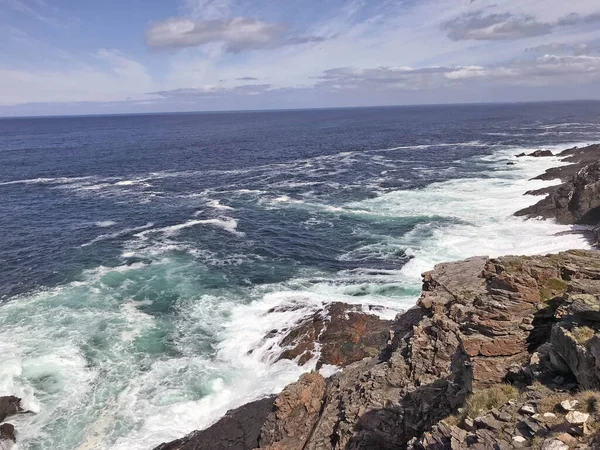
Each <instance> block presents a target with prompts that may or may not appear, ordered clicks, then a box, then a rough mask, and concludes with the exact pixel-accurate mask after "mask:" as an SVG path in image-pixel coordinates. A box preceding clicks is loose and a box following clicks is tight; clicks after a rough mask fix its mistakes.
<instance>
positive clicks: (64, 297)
mask: <svg viewBox="0 0 600 450" xmlns="http://www.w3.org/2000/svg"><path fill="white" fill-rule="evenodd" d="M599 124H600V103H598V102H593V103H592V102H589V103H586V102H578V103H548V104H520V105H471V106H427V107H425V106H424V107H398V108H364V109H336V110H310V111H308V110H307V111H276V112H248V113H215V114H165V115H138V116H103V117H60V118H23V119H0V158H1V161H2V162H1V164H0V230H1V232H2V234H1V236H2V237H1V238H0V267H1V270H0V299H1V302H2V303H3V306H2V307H0V317H1V318H0V326H2V327H4V329H5V330H7V331H6V332H7V333H9V335H7V336H10V337H7V339H8V341H9V342H8V343H7V344H6V345H8V347H7V348H5V349H4V351H5V352H6V353H7V354H10V355H12V357H13V360H12V361H13V362H12V365H10V369H6V370H5V372H2V370H1V369H0V388H4V389H5V390H7V389H12V390H18V391H20V392H19V393H20V394H21V395H23V396H25V397H26V398H27V399H29V400H28V401H29V402H30V403H31V404H32V405H33V407H34V408H37V409H38V410H39V411H40V414H39V415H38V416H36V418H35V419H31V423H28V424H27V425H26V429H27V431H28V433H29V435H30V437H29V438H28V440H26V442H25V444H24V448H31V449H33V448H36V449H37V448H51V447H52V448H65V449H69V448H79V446H81V445H83V444H84V443H85V444H86V445H92V444H94V445H96V446H95V447H94V446H92V447H89V448H133V447H131V445H133V444H132V442H137V443H140V442H145V441H143V440H142V441H140V438H139V435H137V434H136V433H141V434H142V435H143V436H145V437H147V438H148V440H147V442H145V444H147V445H150V444H155V443H159V442H160V441H161V440H162V439H165V438H168V437H172V436H169V431H167V430H166V429H161V428H160V427H158V426H156V424H155V423H154V422H152V420H156V421H160V417H161V416H160V414H163V415H173V414H174V412H173V411H174V409H173V408H175V409H176V408H178V407H179V408H180V409H181V408H183V409H185V408H184V407H182V406H181V405H187V406H186V407H188V406H189V405H194V406H193V407H192V406H190V411H193V412H190V411H187V410H186V411H187V412H186V413H185V414H187V415H185V417H188V418H189V417H192V418H193V420H189V421H188V422H185V421H183V422H185V425H182V429H181V430H171V432H173V433H175V432H177V431H181V432H182V433H183V432H185V431H189V430H188V428H190V429H191V428H194V427H195V426H199V424H203V423H209V422H210V420H213V419H214V418H215V417H217V416H218V414H220V413H222V412H223V411H222V410H223V408H225V407H226V406H230V405H231V404H233V403H235V402H234V401H233V400H231V399H230V398H229V397H227V395H226V394H225V393H226V392H229V391H228V390H227V387H229V388H230V390H231V392H234V393H235V392H237V394H235V395H234V394H232V396H233V398H236V396H237V398H238V400H240V399H242V398H243V396H244V395H248V396H250V397H251V396H252V395H254V396H257V395H260V394H261V393H264V392H267V391H269V389H271V390H276V389H277V388H278V386H280V385H282V384H284V382H285V381H287V380H288V379H290V378H293V376H296V374H297V370H296V369H290V368H289V367H287V368H285V370H283V369H282V372H281V373H285V374H287V375H286V376H283V375H281V373H280V372H277V370H279V369H277V368H276V369H271V368H270V367H271V366H270V363H269V361H268V358H267V360H265V359H264V358H263V360H261V361H253V364H258V366H257V367H263V366H261V365H260V364H266V366H265V367H269V369H264V367H263V369H256V370H257V371H260V370H275V374H273V373H270V375H269V377H272V378H273V379H277V380H278V382H277V383H276V384H275V385H273V386H270V385H268V383H267V384H265V383H264V379H263V378H260V377H257V381H256V383H258V384H260V383H263V384H265V386H267V387H266V388H265V389H262V390H261V389H258V390H257V389H255V387H253V386H245V387H243V388H242V387H239V386H238V387H237V388H236V387H232V386H234V385H235V383H236V381H235V380H236V378H235V375H234V373H235V372H236V371H239V370H241V369H240V367H238V366H236V365H235V364H233V363H231V361H230V360H229V359H228V358H233V356H232V355H233V353H232V348H231V347H229V344H228V343H227V342H228V341H227V339H228V338H227V336H229V337H231V327H236V329H237V330H238V331H239V330H240V328H244V327H243V326H240V322H238V321H239V320H241V319H240V317H238V315H236V314H241V317H242V318H243V316H244V314H248V318H249V319H248V320H254V321H258V322H260V321H261V320H263V321H264V322H265V325H264V327H266V329H268V328H269V326H270V325H271V323H270V322H272V321H276V319H274V318H267V317H266V316H264V315H261V314H262V313H259V312H260V311H261V310H260V308H262V306H260V307H259V306H256V305H264V308H266V307H267V306H269V305H271V304H277V302H278V301H282V300H281V299H282V298H284V297H285V299H284V300H285V301H289V296H292V297H293V295H300V297H301V301H304V302H307V303H310V302H313V301H314V303H315V304H319V302H322V301H326V300H324V299H329V300H332V299H340V298H341V299H342V300H347V298H360V297H365V301H367V300H368V301H369V302H374V301H375V302H377V301H380V302H381V303H382V304H386V305H388V306H389V305H390V304H393V302H394V301H395V300H394V299H395V298H397V299H400V300H402V301H400V300H398V303H399V305H400V306H402V307H405V306H406V303H407V302H409V300H408V299H413V298H414V296H415V295H417V294H418V280H417V284H415V283H414V281H413V282H408V281H406V280H404V279H401V276H402V274H399V271H400V269H402V267H403V266H404V265H405V264H406V263H407V262H408V261H411V260H414V259H417V260H418V259H419V258H421V260H420V262H417V263H415V268H414V269H411V270H412V271H410V273H411V274H412V273H413V272H415V271H416V270H417V269H418V268H420V267H421V266H422V265H423V266H424V267H427V264H429V263H430V262H431V263H433V262H436V261H437V260H438V259H440V258H443V257H444V256H445V257H447V258H455V257H461V256H462V255H463V253H465V252H467V251H469V250H470V249H469V248H468V245H466V244H465V243H464V241H463V240H461V238H459V237H457V236H462V237H464V236H463V235H464V233H469V232H471V231H468V230H476V229H482V230H483V229H484V228H485V227H493V226H496V225H498V224H499V223H500V222H502V221H503V220H504V219H505V218H506V220H509V221H510V220H513V219H508V217H509V216H510V210H511V208H512V205H511V204H510V202H513V200H511V199H512V197H510V196H509V195H508V194H507V197H506V198H508V204H506V202H504V203H502V205H503V206H500V202H498V203H497V205H498V206H497V207H495V206H494V205H493V204H491V202H493V200H490V202H487V201H486V194H485V192H483V193H482V192H481V191H482V190H488V189H489V196H490V197H493V196H496V195H497V196H498V198H499V199H503V198H504V195H503V194H502V192H504V191H503V189H506V192H509V191H510V192H511V195H514V196H515V197H514V198H516V199H518V200H516V202H513V203H514V209H515V210H516V209H518V206H519V204H518V202H522V201H523V200H519V198H520V197H519V196H520V191H519V189H520V186H521V185H520V184H519V183H525V180H526V179H527V178H528V177H529V176H530V175H534V174H535V173H536V171H537V170H540V171H541V170H542V169H543V168H544V167H545V164H549V163H547V162H540V161H523V163H522V164H521V163H519V164H521V165H520V166H519V165H517V166H515V167H514V169H513V168H512V166H511V168H509V167H508V166H506V162H507V161H509V160H512V159H511V158H513V156H512V155H514V154H516V153H517V152H519V151H522V150H523V149H525V150H529V149H531V150H535V149H537V148H542V147H552V148H553V149H554V148H556V149H558V148H560V147H561V146H566V145H570V144H572V143H582V144H583V143H588V142H589V143H592V142H594V141H596V140H598V139H600V125H599ZM469 180H471V181H469ZM515 186H516V188H515ZM523 186H524V185H523ZM475 197H476V198H477V199H478V200H476V201H473V203H469V202H470V201H471V200H470V199H472V198H475ZM525 201H526V200H525ZM515 220H516V219H515ZM519 220H520V219H519ZM502 223H504V222H502ZM507 223H508V222H507ZM516 223H517V222H515V224H516ZM519 223H520V222H519ZM510 224H511V225H510V226H513V225H514V226H517V225H515V224H513V222H510ZM499 226H500V225H498V227H499ZM468 227H471V228H468ZM508 228H509V227H508V225H506V226H505V229H508ZM498 229H500V228H498ZM530 229H532V230H534V231H532V232H531V233H532V234H531V236H534V235H535V236H536V238H535V239H537V238H539V241H535V239H532V238H531V236H528V235H527V236H523V237H524V239H523V243H522V244H523V245H522V246H521V247H519V246H518V245H515V246H514V247H511V246H510V242H513V241H514V237H512V235H510V234H506V236H505V238H504V240H502V239H499V240H498V245H497V246H496V247H493V246H492V247H490V248H489V249H488V248H481V252H486V251H495V249H498V250H499V251H500V250H504V249H506V251H509V250H511V249H512V248H515V249H517V250H518V249H519V248H522V249H523V251H527V250H528V248H529V247H527V246H526V244H527V243H529V242H533V241H535V242H536V245H537V247H536V249H539V250H540V251H543V250H548V248H546V247H548V246H549V245H551V244H550V243H551V242H552V240H553V238H552V233H551V231H548V229H547V228H544V229H543V230H542V229H541V228H540V229H539V230H538V229H535V228H530ZM465 230H467V231H465ZM489 230H492V228H489ZM489 230H488V231H489ZM494 230H496V229H495V228H494ZM496 231H497V230H496ZM496 231H490V233H492V234H493V233H495V232H496ZM554 231H555V230H554ZM554 231H552V232H554ZM461 233H462V235H461ZM486 239H487V241H493V240H494V237H493V236H488V237H487V238H486ZM519 245H521V244H519ZM473 246H474V247H476V244H475V242H474V243H473ZM482 246H483V247H485V245H484V244H482ZM549 249H550V250H551V249H552V248H549ZM481 252H480V251H479V249H478V248H472V252H469V253H481ZM407 273H408V272H407ZM405 275H406V274H405ZM407 276H408V275H407ZM398 277H400V278H398ZM408 278H410V277H408ZM408 278H407V279H408ZM290 293H292V294H293V295H292V294H290ZM300 293H301V294H300ZM286 296H288V297H286ZM307 299H308V300H307ZM293 301H300V300H298V298H296V297H294V298H293ZM361 301H362V300H361ZM253 302H254V303H253ZM403 302H404V303H403ZM253 305H254V306H253ZM242 306H243V307H248V308H250V309H249V310H248V311H246V312H243V311H245V310H240V309H239V308H241V307H242ZM252 308H254V309H252ZM256 308H258V309H256ZM267 309H268V308H267ZM257 311H258V312H257ZM281 320H283V319H281ZM286 320H287V319H286ZM241 323H243V320H242V322H241ZM261 327H263V325H260V326H259V325H257V326H256V327H255V328H256V329H254V331H249V330H247V331H243V330H242V331H240V335H239V337H238V338H237V339H241V340H244V339H246V340H248V345H250V344H249V343H250V340H251V337H256V336H255V335H254V334H252V333H255V334H256V335H257V336H259V335H260V333H261V330H262V328H261ZM36 330H37V331H36ZM35 332H37V333H38V334H39V338H34V339H32V338H31V335H32V334H35ZM227 333H229V334H227ZM244 333H246V334H244ZM226 335H227V336H226ZM2 340H4V338H0V342H2ZM47 358H50V359H47ZM189 358H192V359H189ZM194 358H196V359H194ZM257 358H258V357H257ZM190 361H191V362H190ZM161 364H167V365H169V364H171V365H175V366H176V367H178V368H179V369H178V370H179V371H180V372H177V374H176V375H174V374H173V373H170V375H166V374H165V373H163V372H161V370H163V369H161V368H160V367H162V366H161ZM7 367H8V366H7ZM125 367H126V369H124V368H125ZM298 370H300V369H298ZM265 373H266V372H265ZM149 374H151V375H152V376H150V375H149ZM278 374H279V375H278ZM278 376H279V378H277V377H278ZM169 377H172V379H171V378H169ZM157 379H160V380H163V381H164V383H166V384H164V385H162V386H163V387H164V386H167V387H165V388H164V389H165V390H164V391H160V392H157V391H156V389H157V388H156V386H153V384H152V383H157V381H156V380H157ZM132 380H133V381H132ZM165 380H166V381H165ZM261 380H262V381H261ZM237 382H239V380H238V381H237ZM69 383H71V384H72V385H71V386H69ZM159 384H160V383H159ZM236 389H237V390H236ZM69 390H71V391H70V394H69V395H71V397H72V398H71V397H69V399H70V400H69V401H71V402H72V404H70V403H68V402H67V403H64V401H63V400H61V399H63V398H64V396H65V395H66V394H65V391H69ZM224 392H225V393H224ZM3 393H4V392H0V394H3ZM240 393H243V394H240ZM127 395H130V396H131V398H129V397H127ZM211 396H212V397H211ZM92 398H93V399H94V401H92V400H91V399H92ZM132 398H135V399H132ZM211 398H219V399H221V400H220V402H221V403H219V402H218V401H216V400H215V401H214V402H215V403H211V404H208V403H207V404H205V403H202V402H208V400H207V399H211ZM211 401H212V400H211ZM115 402H116V404H118V405H119V406H118V408H116V407H115ZM148 402H149V403H148ZM189 402H192V403H189ZM194 402H195V403H194ZM73 405H78V406H77V408H80V410H78V411H75V412H76V413H77V420H76V421H75V424H74V425H72V427H73V428H72V430H75V431H72V432H71V433H70V434H69V433H65V431H64V429H63V428H64V424H65V423H68V421H72V420H74V419H73V417H74V416H73V414H75V412H74V410H73V408H74V406H73ZM107 405H108V406H107ZM152 405H153V407H154V408H158V409H159V412H158V413H156V414H157V415H156V417H155V416H153V415H152V414H153V413H152V414H149V415H148V414H145V413H144V412H143V410H144V408H146V407H150V406H152ZM157 405H159V406H160V408H162V409H160V408H159V407H158V406H157ZM211 405H212V406H211ZM69 408H71V409H69ZM115 408H116V409H115ZM126 408H131V411H129V410H127V411H128V414H129V416H127V414H125V416H126V417H124V418H123V417H120V416H119V414H120V413H119V412H118V411H122V410H123V409H126ZM107 411H108V412H107ZM178 411H180V410H178ZM182 414H183V413H182ZM115 417H117V419H115ZM98 429H100V431H101V432H102V433H104V435H105V436H106V437H105V438H103V439H101V442H100V441H99V442H98V443H92V444H90V442H89V439H90V436H91V435H92V434H93V433H94V432H96V431H97V430H98ZM120 445H121V446H122V447H119V446H120ZM127 446H130V447H127ZM82 448H83V447H82ZM140 448H144V447H143V446H142V445H141V444H140Z"/></svg>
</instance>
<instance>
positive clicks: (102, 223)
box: [94, 220, 117, 228]
mask: <svg viewBox="0 0 600 450" xmlns="http://www.w3.org/2000/svg"><path fill="white" fill-rule="evenodd" d="M116 224H117V222H115V221H114V220H102V221H100V222H94V225H96V226H97V227H99V228H108V227H112V226H113V225H116Z"/></svg>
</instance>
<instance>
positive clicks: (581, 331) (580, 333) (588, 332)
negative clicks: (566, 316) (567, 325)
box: [571, 326, 596, 345]
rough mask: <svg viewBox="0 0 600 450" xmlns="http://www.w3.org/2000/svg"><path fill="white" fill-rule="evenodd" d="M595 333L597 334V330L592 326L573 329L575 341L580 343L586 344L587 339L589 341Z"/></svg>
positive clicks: (572, 333)
mask: <svg viewBox="0 0 600 450" xmlns="http://www.w3.org/2000/svg"><path fill="white" fill-rule="evenodd" d="M594 334H596V331H594V330H593V329H592V328H590V327H585V326H584V327H575V328H573V329H572V330H571V335H572V336H573V338H574V339H575V342H577V343H578V344H581V345H583V344H585V343H586V342H587V341H589V340H590V339H591V338H593V337H594Z"/></svg>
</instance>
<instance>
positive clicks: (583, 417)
mask: <svg viewBox="0 0 600 450" xmlns="http://www.w3.org/2000/svg"><path fill="white" fill-rule="evenodd" d="M589 418H590V415H589V414H587V413H582V412H579V411H569V413H568V414H567V415H566V416H565V419H566V420H567V422H569V423H570V424H573V425H581V424H584V423H586V422H587V421H588V420H589Z"/></svg>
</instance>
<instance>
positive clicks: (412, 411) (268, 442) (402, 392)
mask: <svg viewBox="0 0 600 450" xmlns="http://www.w3.org/2000/svg"><path fill="white" fill-rule="evenodd" d="M599 256H600V252H593V251H570V252H564V253H560V254H558V255H548V256H531V257H517V256H509V257H502V258H496V259H488V258H485V257H477V258H470V259H468V260H466V261H461V262H456V263H448V264H440V265H438V266H436V268H435V269H434V270H433V271H431V272H428V273H426V274H424V276H423V293H422V296H421V298H420V299H419V302H418V304H417V306H416V307H415V308H413V309H411V310H409V311H408V312H407V313H405V314H404V315H402V316H400V317H398V318H397V320H396V322H395V323H394V329H395V332H394V335H393V338H392V339H391V340H390V342H389V343H388V344H387V345H386V346H385V348H384V349H382V350H383V351H381V352H379V354H378V355H377V356H376V357H374V358H370V359H369V358H367V359H363V360H361V361H358V362H355V363H353V364H350V365H349V366H347V367H346V368H344V370H343V371H341V372H339V373H337V374H335V375H334V376H332V377H331V378H329V379H327V380H324V379H322V378H321V377H320V376H319V375H317V374H309V375H305V376H304V377H303V378H302V379H301V380H300V381H298V382H297V383H295V384H292V385H290V386H288V388H286V389H285V390H284V392H283V393H282V394H280V396H279V397H278V399H277V401H276V403H275V409H274V410H273V411H272V412H271V413H270V414H269V415H268V419H267V420H263V422H265V423H264V425H263V427H262V430H261V434H260V440H259V444H260V446H261V448H262V449H265V450H266V449H269V450H275V449H302V450H321V449H332V450H342V449H344V450H358V449H382V450H387V449H390V450H391V449H403V448H408V449H410V450H417V449H446V448H456V449H490V448H507V449H509V448H525V447H532V446H533V444H532V442H533V441H534V440H536V439H537V440H539V439H540V438H548V437H549V436H552V433H558V432H559V431H569V432H572V433H578V434H579V435H580V436H581V437H580V440H581V442H582V444H583V443H587V442H589V440H590V439H591V437H589V436H587V435H585V430H584V427H585V423H586V422H584V423H583V424H582V423H581V422H580V421H581V420H582V416H579V415H575V414H572V416H573V417H571V420H573V424H569V423H567V424H566V427H567V428H568V430H567V429H557V430H554V428H553V427H555V426H558V425H560V424H557V422H559V421H560V420H559V419H560V418H562V415H561V416H560V417H559V416H557V415H556V414H553V415H552V416H549V415H547V414H548V411H552V410H554V407H555V406H556V405H557V404H559V403H560V402H561V401H563V400H565V399H569V400H572V399H573V396H572V395H571V394H570V393H569V392H568V391H573V392H575V388H577V389H579V390H583V389H589V388H592V389H593V387H594V386H595V383H597V381H598V379H600V377H598V373H600V372H598V373H597V372H596V371H597V370H599V371H600V364H598V367H599V369H596V364H597V363H596V362H597V361H600V358H599V357H598V356H597V355H600V336H597V335H595V334H594V335H593V336H592V337H591V338H590V339H589V340H586V342H584V343H581V342H579V343H578V342H577V340H576V336H575V337H574V335H573V331H574V330H575V331H576V330H577V328H578V327H579V328H581V327H583V326H584V324H583V322H582V321H585V316H586V315H585V314H583V315H582V314H581V313H580V311H581V308H580V307H573V305H576V304H578V303H581V298H578V297H573V295H579V294H583V295H593V294H589V293H588V292H587V291H586V289H588V288H590V289H598V286H597V285H596V284H595V283H592V281H600V262H599V261H600V257H599ZM583 303H584V304H587V303H586V302H583ZM586 324H587V325H585V326H589V327H591V328H592V329H593V330H597V329H598V328H600V323H598V322H596V321H591V322H589V321H588V322H586ZM576 334H577V332H576ZM580 334H581V333H580ZM586 336H587V335H586ZM580 337H581V336H580ZM534 354H535V356H534ZM537 380H541V381H543V382H544V383H534V381H537ZM555 380H559V381H560V382H563V381H564V380H567V381H564V384H562V385H560V386H557V387H552V386H553V384H552V383H555ZM506 382H511V383H515V384H516V385H518V386H519V387H520V389H521V391H520V393H519V394H518V395H517V396H516V397H514V396H513V397H511V398H512V399H511V400H505V399H502V401H501V402H500V403H501V404H498V403H497V402H498V398H502V397H495V398H491V399H490V402H492V403H490V406H489V408H490V409H489V411H486V410H485V408H484V410H483V411H481V412H477V413H476V414H477V418H476V419H475V420H472V421H471V419H470V418H469V417H468V414H469V413H470V411H469V410H468V408H467V406H466V405H468V403H466V399H467V398H468V397H469V396H470V395H471V393H472V392H475V393H481V392H487V391H490V392H492V390H491V388H493V387H494V386H497V385H498V384H499V383H506ZM552 389H558V390H557V391H553V390H552ZM481 401H482V402H483V403H482V404H486V402H487V400H486V399H485V397H483V399H482V400H481ZM586 404H587V403H586ZM544 405H545V406H544ZM527 406H529V408H527ZM524 407H525V408H524ZM542 407H543V408H546V409H543V408H542ZM459 408H464V409H462V410H461V412H459ZM480 409H481V407H478V409H477V411H480ZM519 411H524V412H525V414H523V413H520V412H519ZM536 411H539V413H538V414H536ZM571 412H574V411H571ZM459 414H461V415H464V416H465V417H463V419H464V420H463V419H460V420H459V419H455V420H454V421H452V420H449V416H452V415H457V416H458V415H459ZM578 414H584V413H578ZM590 418H591V416H590V417H589V418H588V419H586V420H588V421H590V420H589V419H590ZM593 420H594V423H595V422H596V421H597V420H599V419H598V418H596V416H594V419H593ZM577 422H578V423H577ZM590 423H591V421H590ZM455 424H456V425H455ZM202 433H203V432H199V433H198V434H197V439H200V438H201V436H202ZM515 437H520V438H522V439H524V440H525V441H523V440H522V439H517V440H515V439H513V438H515ZM208 438H209V439H210V435H209V437H208ZM552 440H557V438H556V439H555V438H554V437H553V438H551V441H552ZM584 441H585V442H584ZM558 442H560V443H561V444H563V443H562V441H561V440H560V439H558ZM173 448H177V447H173ZM190 448H192V447H190ZM198 448H202V447H198ZM230 448H234V447H230ZM238 448H240V450H241V449H242V448H243V447H238Z"/></svg>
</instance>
